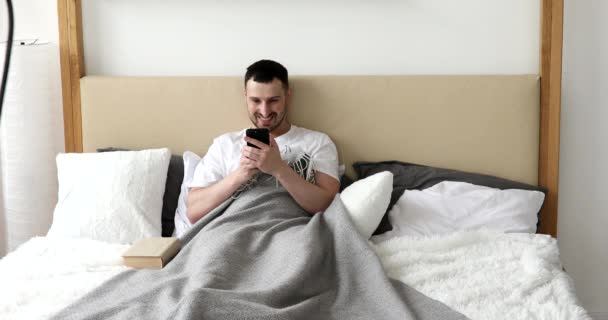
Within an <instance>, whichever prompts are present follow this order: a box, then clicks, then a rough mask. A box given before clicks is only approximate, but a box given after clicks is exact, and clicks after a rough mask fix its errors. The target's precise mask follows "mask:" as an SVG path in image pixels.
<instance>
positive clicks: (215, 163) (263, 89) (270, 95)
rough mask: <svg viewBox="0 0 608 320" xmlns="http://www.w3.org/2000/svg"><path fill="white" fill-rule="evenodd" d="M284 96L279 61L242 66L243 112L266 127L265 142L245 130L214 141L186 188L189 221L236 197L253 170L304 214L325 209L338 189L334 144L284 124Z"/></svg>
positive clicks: (283, 75) (286, 99) (287, 93)
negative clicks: (274, 182) (244, 68)
mask: <svg viewBox="0 0 608 320" xmlns="http://www.w3.org/2000/svg"><path fill="white" fill-rule="evenodd" d="M290 96H291V90H290V88H289V80H288V74H287V69H285V67H283V66H282V65H281V64H279V63H277V62H275V61H271V60H260V61H258V62H256V63H254V64H252V65H251V66H249V67H248V68H247V72H246V73H245V100H246V104H247V113H248V115H249V119H250V120H251V123H252V124H253V125H254V126H255V127H256V128H268V129H269V130H270V145H266V144H264V143H262V142H260V141H258V140H255V139H252V138H249V137H246V136H245V130H242V131H238V132H230V133H226V134H223V135H221V136H219V137H217V138H216V139H214V141H213V144H212V145H211V147H209V150H208V152H207V154H206V155H205V157H204V158H203V159H202V160H201V162H200V163H199V164H198V166H197V167H196V170H195V173H194V177H193V179H192V183H191V184H190V186H189V187H190V193H189V195H188V201H187V202H188V209H187V216H188V220H189V221H190V222H191V223H195V222H196V221H198V220H199V219H201V218H202V217H204V216H205V215H206V214H207V213H209V212H210V211H211V210H213V209H214V208H215V207H217V206H218V205H219V204H221V203H222V202H224V201H225V200H226V199H228V198H229V197H231V196H233V195H237V194H238V192H239V191H242V190H243V189H244V188H243V186H247V185H248V184H250V183H252V181H255V177H256V176H257V175H258V173H259V172H262V173H265V174H268V175H271V176H273V177H274V178H275V179H276V180H277V181H278V183H280V184H281V185H282V186H283V187H284V188H285V189H286V190H287V192H289V194H290V195H291V196H292V197H293V199H294V200H295V201H296V202H297V203H298V204H299V205H300V206H301V207H302V208H303V209H305V210H306V211H307V212H309V213H310V214H315V213H318V212H322V211H324V210H325V209H327V207H328V206H329V204H330V203H331V202H332V200H333V198H334V197H335V195H336V193H337V192H338V190H339V187H340V183H339V178H338V153H337V151H336V146H335V145H334V143H333V142H332V141H331V139H329V137H328V136H327V135H326V134H323V133H320V132H316V131H312V130H308V129H304V128H300V127H296V126H294V125H292V124H291V123H289V121H288V120H287V111H288V104H289V98H290ZM247 142H249V143H252V144H254V145H255V146H257V147H258V148H259V149H258V148H254V147H250V146H247Z"/></svg>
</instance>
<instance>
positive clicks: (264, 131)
mask: <svg viewBox="0 0 608 320" xmlns="http://www.w3.org/2000/svg"><path fill="white" fill-rule="evenodd" d="M245 135H247V136H248V137H250V138H254V139H256V140H258V141H260V142H263V143H265V144H270V130H268V128H254V129H247V130H246V131H245ZM247 145H248V146H250V147H254V148H258V147H256V146H255V145H253V144H251V143H249V142H247ZM258 149H259V148H258Z"/></svg>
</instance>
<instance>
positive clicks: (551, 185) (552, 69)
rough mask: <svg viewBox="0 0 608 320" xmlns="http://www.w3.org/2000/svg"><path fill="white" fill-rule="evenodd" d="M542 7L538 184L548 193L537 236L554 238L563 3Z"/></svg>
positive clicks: (556, 0)
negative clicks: (540, 234) (542, 235)
mask: <svg viewBox="0 0 608 320" xmlns="http://www.w3.org/2000/svg"><path fill="white" fill-rule="evenodd" d="M542 6H543V7H542V10H541V11H542V20H541V25H542V27H541V39H542V41H541V52H540V78H541V79H540V152H539V158H538V184H539V185H541V186H543V187H545V188H547V190H548V193H547V197H546V198H545V204H544V206H543V210H542V211H541V224H540V233H545V234H550V235H552V236H553V237H557V196H558V182H559V130H560V129H559V128H560V109H561V90H562V39H563V15H564V1H563V0H543V1H542Z"/></svg>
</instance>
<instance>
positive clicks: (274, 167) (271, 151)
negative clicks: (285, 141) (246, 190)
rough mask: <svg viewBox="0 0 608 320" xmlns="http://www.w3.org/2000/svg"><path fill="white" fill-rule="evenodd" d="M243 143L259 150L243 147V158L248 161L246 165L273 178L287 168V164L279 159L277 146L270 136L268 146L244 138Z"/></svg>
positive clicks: (279, 154) (279, 153)
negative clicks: (251, 165)
mask: <svg viewBox="0 0 608 320" xmlns="http://www.w3.org/2000/svg"><path fill="white" fill-rule="evenodd" d="M245 141H246V142H249V143H251V144H253V145H255V146H257V147H258V148H259V149H256V148H254V147H249V146H245V147H243V156H244V157H245V158H246V159H247V160H249V162H247V163H248V164H253V165H254V166H255V168H257V169H259V170H260V171H262V172H264V173H266V174H270V175H273V176H276V175H277V173H278V172H279V171H280V170H281V169H284V168H285V167H287V163H285V161H283V159H281V152H280V151H279V146H278V145H277V142H276V141H275V140H274V137H273V136H272V135H271V136H270V145H267V144H265V143H263V142H260V141H258V140H256V139H253V138H249V137H245ZM241 162H243V159H241Z"/></svg>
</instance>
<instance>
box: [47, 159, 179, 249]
mask: <svg viewBox="0 0 608 320" xmlns="http://www.w3.org/2000/svg"><path fill="white" fill-rule="evenodd" d="M170 157H171V152H170V151H169V149H155V150H143V151H116V152H102V153H67V154H59V155H58V156H57V176H58V180H59V197H58V202H57V206H56V207H55V212H54V214H53V224H52V225H51V228H50V230H49V232H48V236H49V237H77V238H89V239H93V240H100V241H105V242H110V243H121V244H129V243H133V242H134V241H136V240H139V239H141V238H144V237H153V236H160V235H161V210H162V206H163V193H164V192H165V180H166V179H167V170H168V168H169V159H170Z"/></svg>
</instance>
